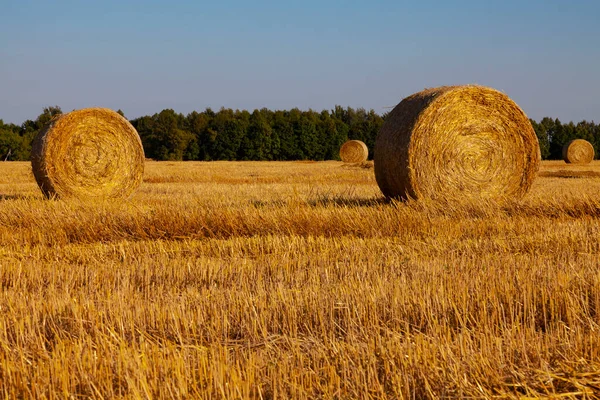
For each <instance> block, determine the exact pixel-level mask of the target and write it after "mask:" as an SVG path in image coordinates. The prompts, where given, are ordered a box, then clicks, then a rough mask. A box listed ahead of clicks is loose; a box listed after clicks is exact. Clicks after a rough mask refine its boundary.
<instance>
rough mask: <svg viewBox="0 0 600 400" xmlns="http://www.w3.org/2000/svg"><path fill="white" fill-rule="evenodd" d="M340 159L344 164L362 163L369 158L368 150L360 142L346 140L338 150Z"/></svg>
mask: <svg viewBox="0 0 600 400" xmlns="http://www.w3.org/2000/svg"><path fill="white" fill-rule="evenodd" d="M340 158H341V159H342V161H343V162H345V163H363V162H365V161H367V158H369V149H368V148H367V145H366V144H364V143H363V142H361V141H360V140H348V141H347V142H346V143H344V144H343V145H342V147H341V148H340Z"/></svg>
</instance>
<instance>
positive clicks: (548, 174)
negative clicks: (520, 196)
mask: <svg viewBox="0 0 600 400" xmlns="http://www.w3.org/2000/svg"><path fill="white" fill-rule="evenodd" d="M538 176H539V177H541V178H570V179H573V178H600V172H598V171H569V170H566V169H560V170H557V171H542V172H540V173H539V174H538Z"/></svg>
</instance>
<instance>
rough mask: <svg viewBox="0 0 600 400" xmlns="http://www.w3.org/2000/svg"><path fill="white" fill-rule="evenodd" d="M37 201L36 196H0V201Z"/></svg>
mask: <svg viewBox="0 0 600 400" xmlns="http://www.w3.org/2000/svg"><path fill="white" fill-rule="evenodd" d="M33 199H39V197H38V196H35V195H31V194H0V200H33Z"/></svg>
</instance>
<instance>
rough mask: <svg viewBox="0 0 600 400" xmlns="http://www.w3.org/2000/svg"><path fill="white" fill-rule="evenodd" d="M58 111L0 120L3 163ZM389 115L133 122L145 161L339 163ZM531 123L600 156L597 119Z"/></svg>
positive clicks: (342, 111)
mask: <svg viewBox="0 0 600 400" xmlns="http://www.w3.org/2000/svg"><path fill="white" fill-rule="evenodd" d="M118 112H119V113H120V114H121V115H123V113H122V112H121V111H120V110H119V111H118ZM60 114H62V110H61V108H60V107H58V106H52V107H46V108H44V109H43V112H42V113H41V114H40V115H39V116H38V117H37V118H36V119H35V120H27V121H25V122H23V123H22V124H21V125H16V124H5V123H4V122H3V121H2V120H0V159H1V160H29V155H30V152H31V142H32V140H33V138H34V137H35V135H36V134H37V133H38V132H39V131H40V130H41V129H42V127H43V126H44V125H45V124H47V123H48V122H49V121H50V120H51V119H52V118H53V117H55V116H56V115H60ZM385 117H386V114H384V115H379V114H377V113H375V111H373V110H369V111H367V110H365V109H363V108H357V109H353V108H351V107H346V108H343V107H341V106H336V107H335V108H334V109H333V110H323V111H321V112H317V111H313V110H308V111H302V110H299V109H297V108H294V109H291V110H288V111H281V110H278V111H271V110H268V109H266V108H263V109H260V110H254V111H253V112H249V111H246V110H242V111H240V110H232V109H229V108H221V109H220V110H219V111H216V112H215V111H213V110H212V109H210V108H207V109H206V110H204V111H201V112H197V111H193V112H191V113H189V114H187V115H183V114H181V113H176V112H175V111H174V110H172V109H166V110H163V111H161V112H159V113H157V114H154V115H151V116H150V115H149V116H143V117H139V118H135V119H132V120H130V122H131V124H132V125H133V126H134V127H135V128H136V129H137V131H138V133H139V134H140V138H141V140H142V143H143V145H144V151H145V154H146V157H147V158H151V159H154V160H200V161H211V160H257V161H260V160H267V161H270V160H275V161H285V160H337V159H339V149H340V146H341V145H342V144H343V143H344V142H345V141H346V140H349V139H357V140H362V141H363V142H365V143H366V144H367V146H368V147H369V154H370V155H371V156H372V154H373V146H374V145H375V137H376V136H377V132H378V131H379V128H380V127H381V125H382V124H383V121H384V120H385ZM531 123H532V125H533V128H534V129H535V132H536V134H537V136H538V139H539V142H540V149H541V152H542V158H543V159H561V158H562V147H563V145H564V144H565V143H567V142H568V141H570V140H572V139H585V140H587V141H589V142H590V143H592V145H593V146H594V148H595V150H596V155H598V153H599V152H598V150H599V148H598V146H599V145H600V125H598V124H595V123H594V122H588V121H581V122H579V123H576V124H575V123H573V122H569V123H562V122H561V121H559V120H558V119H552V118H548V117H546V118H543V119H542V120H541V121H539V122H537V121H534V120H531Z"/></svg>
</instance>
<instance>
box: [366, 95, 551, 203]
mask: <svg viewBox="0 0 600 400" xmlns="http://www.w3.org/2000/svg"><path fill="white" fill-rule="evenodd" d="M374 160H375V178H376V180H377V184H378V185H379V187H380V189H381V191H382V192H383V194H384V195H385V196H386V197H392V198H403V199H406V198H430V199H452V201H463V200H466V199H473V198H477V199H481V198H483V199H491V200H500V199H507V198H519V197H521V196H523V195H524V194H525V193H526V192H527V190H528V189H529V187H530V186H531V184H532V183H533V180H534V179H535V176H536V173H537V171H538V168H539V164H540V150H539V143H538V140H537V136H536V134H535V132H534V130H533V127H532V126H531V123H530V122H529V119H528V118H527V116H526V115H525V113H524V112H523V111H522V110H521V109H520V108H519V107H518V106H517V105H516V104H515V103H514V102H513V101H512V100H511V99H510V98H509V97H508V96H506V95H505V94H503V93H501V92H499V91H496V90H494V89H491V88H486V87H481V86H473V85H469V86H446V87H439V88H435V89H427V90H424V91H422V92H419V93H416V94H413V95H412V96H409V97H407V98H405V99H404V100H402V101H401V102H400V104H398V105H397V106H396V107H395V108H394V109H393V110H392V112H391V113H390V114H389V115H388V116H387V118H386V120H385V123H384V124H383V126H382V127H381V130H380V131H379V133H378V135H377V139H376V143H375V155H374Z"/></svg>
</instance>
